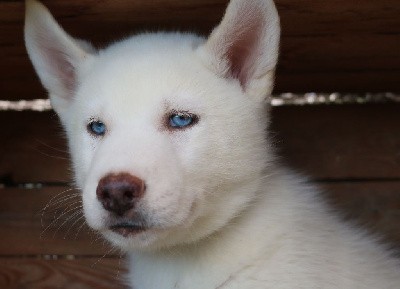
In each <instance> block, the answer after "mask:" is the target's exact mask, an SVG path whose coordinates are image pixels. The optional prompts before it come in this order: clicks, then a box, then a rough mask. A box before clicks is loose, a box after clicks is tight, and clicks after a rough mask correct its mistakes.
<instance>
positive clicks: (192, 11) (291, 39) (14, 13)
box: [0, 0, 400, 289]
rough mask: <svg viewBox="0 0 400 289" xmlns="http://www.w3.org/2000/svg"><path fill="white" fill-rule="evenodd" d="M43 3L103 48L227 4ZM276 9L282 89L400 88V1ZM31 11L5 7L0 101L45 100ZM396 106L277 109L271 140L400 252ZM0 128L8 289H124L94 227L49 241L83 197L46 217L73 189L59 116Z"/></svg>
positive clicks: (25, 116) (287, 0)
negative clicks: (27, 34) (32, 56)
mask: <svg viewBox="0 0 400 289" xmlns="http://www.w3.org/2000/svg"><path fill="white" fill-rule="evenodd" d="M44 2H45V4H46V5H47V6H48V7H49V8H50V9H51V11H52V12H53V13H54V15H55V16H56V18H57V19H58V20H59V21H60V23H61V24H62V25H63V26H64V27H65V28H66V30H67V31H68V32H70V33H71V34H73V35H74V36H76V37H80V38H89V39H92V40H93V41H94V43H95V44H97V45H100V46H102V45H104V44H105V43H107V42H109V41H111V40H115V39H117V38H118V37H119V36H124V35H128V34H129V33H130V32H132V31H141V30H143V29H158V28H169V29H181V30H188V29H189V30H193V31H198V32H201V33H207V32H209V31H210V29H211V27H213V26H214V25H215V24H216V23H217V22H218V20H219V19H220V17H221V16H222V12H223V9H224V6H225V5H226V3H227V1H226V0H186V1H183V0H153V1H145V0H133V1H127V0H126V1H122V0H118V1H114V0H105V1H95V0H84V1H77V0H74V1H70V0H68V1H67V0H57V1H49V0H48V1H44ZM276 3H277V6H278V10H279V12H280V14H281V18H282V26H283V36H282V54H281V61H280V64H279V69H278V73H277V86H276V90H275V92H287V91H289V92H309V91H324V92H333V91H339V92H358V93H364V92H373V91H392V92H399V91H400V81H399V80H400V53H399V51H400V35H399V34H400V17H399V15H400V4H399V3H398V1H397V0H379V1H378V0H374V1H373V0H364V1H356V0H332V1H315V0H314V1H313V0H277V1H276ZM23 8H24V7H23V1H18V0H17V1H4V0H3V1H0V69H1V70H0V71H2V72H1V74H0V92H1V95H0V100H19V99H35V98H44V97H45V93H44V91H43V89H42V88H41V87H40V85H39V82H38V80H37V77H36V76H35V75H34V72H33V69H32V67H31V65H30V63H29V61H28V58H27V55H26V52H25V49H24V46H23V39H22V35H23V34H22V27H23V13H24V12H23ZM399 108H400V105H398V104H395V103H389V104H374V105H345V106H336V105H335V106H284V107H275V108H274V109H273V112H272V117H273V125H272V133H271V135H270V137H271V138H272V139H273V142H274V143H275V146H276V147H277V148H279V149H278V151H279V154H280V155H281V156H282V158H281V161H282V162H284V163H288V164H290V165H292V166H293V167H295V168H297V169H298V170H299V171H302V172H305V173H306V174H307V175H309V176H310V179H311V180H312V181H313V182H315V183H317V184H319V185H320V186H321V187H322V188H324V189H325V191H326V195H327V197H328V199H329V200H330V201H331V203H332V204H333V205H334V206H335V207H336V208H337V209H338V210H339V211H340V212H342V213H343V215H344V216H348V217H350V218H352V219H354V220H358V221H359V222H361V223H363V224H365V225H366V226H367V227H368V228H370V229H371V231H373V232H378V233H379V234H380V235H381V236H383V238H384V239H385V240H387V241H388V242H389V243H390V244H392V245H393V246H394V247H396V248H399V245H400V227H399V225H400V110H399ZM0 131H1V137H0V288H7V289H8V288H19V289H22V288H29V289H32V288H33V289H36V288H124V287H123V285H122V282H120V281H117V280H121V274H122V272H123V269H122V267H123V266H121V264H123V261H121V260H120V258H119V252H114V251H110V248H109V247H108V246H107V245H105V244H103V242H102V241H101V240H98V237H97V236H96V235H94V234H93V233H90V231H89V229H88V228H86V227H82V229H80V225H81V223H80V222H77V223H75V224H73V222H74V221H70V222H66V223H64V222H65V221H66V220H67V218H68V216H69V214H65V215H64V216H62V217H61V218H60V220H58V222H57V224H56V225H54V226H50V227H49V228H48V229H47V230H46V231H45V232H44V233H43V234H41V233H42V232H43V230H44V229H45V228H46V227H47V226H49V225H51V222H52V220H54V216H59V215H60V214H62V213H63V212H64V210H66V211H67V210H68V209H69V208H72V206H73V205H74V204H73V202H74V201H77V200H78V199H77V198H72V199H70V202H69V203H68V202H67V203H63V204H60V203H56V201H53V202H52V204H51V206H50V207H49V208H48V209H47V210H46V212H45V213H44V214H42V213H41V210H42V209H43V208H44V207H45V206H46V204H47V203H48V202H49V201H50V200H51V199H52V197H54V196H56V195H57V194H58V193H61V192H63V191H64V190H66V189H68V188H69V187H68V183H69V181H70V173H69V170H68V159H67V158H68V154H67V153H66V152H65V145H64V140H63V137H62V133H61V129H60V128H59V126H58V121H57V118H56V116H55V115H54V113H53V112H44V113H39V112H27V111H25V112H15V111H7V112H1V111H0ZM26 184H32V185H31V186H32V187H33V189H27V188H26ZM38 184H42V186H43V187H42V188H40V187H39V186H38ZM22 185H25V186H24V187H23V186H22ZM59 205H61V206H59ZM68 205H71V207H68ZM42 215H43V216H42ZM41 219H43V220H42V221H43V225H44V226H42V224H41ZM71 225H74V226H73V228H72V229H69V228H70V227H71ZM60 226H61V227H60ZM79 229H80V230H79ZM77 231H79V233H78V234H77ZM105 254H106V256H105V257H103V256H104V255H105ZM120 267H121V268H120ZM119 268H120V269H119ZM117 284H121V285H117Z"/></svg>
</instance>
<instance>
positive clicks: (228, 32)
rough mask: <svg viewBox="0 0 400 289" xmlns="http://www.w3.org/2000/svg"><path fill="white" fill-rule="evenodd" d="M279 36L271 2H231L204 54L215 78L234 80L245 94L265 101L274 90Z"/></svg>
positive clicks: (236, 0) (278, 27) (267, 0)
mask: <svg viewBox="0 0 400 289" xmlns="http://www.w3.org/2000/svg"><path fill="white" fill-rule="evenodd" d="M279 36H280V25H279V16H278V13H277V11H276V8H275V5H274V3H273V1H272V0H232V1H231V2H230V3H229V5H228V8H227V10H226V12H225V16H224V18H223V19H222V21H221V23H220V24H219V26H217V27H216V28H215V29H214V31H213V32H212V33H211V35H210V36H209V38H208V40H207V42H206V44H205V46H204V47H203V48H204V51H203V53H204V52H205V53H206V54H207V56H208V57H206V59H211V60H209V61H210V63H209V65H210V66H211V67H212V69H213V70H214V71H216V72H217V74H218V75H220V76H222V77H226V78H235V79H237V80H238V81H239V82H240V84H241V86H242V88H243V90H244V91H245V93H246V94H248V95H250V96H254V97H256V98H258V99H260V98H261V99H264V98H265V96H266V95H269V94H270V93H271V91H272V87H273V78H274V71H275V66H276V63H277V59H278V48H279ZM210 56H211V58H210Z"/></svg>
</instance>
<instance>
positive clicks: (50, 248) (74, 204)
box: [0, 187, 115, 288]
mask: <svg viewBox="0 0 400 289" xmlns="http://www.w3.org/2000/svg"><path fill="white" fill-rule="evenodd" d="M68 189H69V188H65V187H50V188H44V189H40V190H39V189H0V200H1V201H0V236H2V237H1V240H0V255H40V254H46V255H53V254H56V255H80V254H81V255H100V256H101V255H104V254H106V253H107V254H113V253H115V251H113V250H112V249H111V248H110V247H108V246H107V245H106V243H104V242H103V239H101V238H100V237H99V236H98V235H97V234H94V233H92V232H91V230H89V228H88V227H87V225H86V224H85V222H84V218H83V214H82V213H77V212H78V210H79V208H78V207H79V206H80V205H81V202H80V196H76V197H75V196H73V195H72V194H74V193H78V191H76V190H72V191H69V190H68ZM67 190H68V191H67ZM63 192H64V193H63ZM68 196H70V197H68ZM43 209H45V210H43ZM0 288H2V287H1V286H0Z"/></svg>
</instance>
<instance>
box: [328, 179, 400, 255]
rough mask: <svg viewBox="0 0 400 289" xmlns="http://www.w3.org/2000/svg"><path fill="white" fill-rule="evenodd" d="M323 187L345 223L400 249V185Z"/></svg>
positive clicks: (379, 184)
mask: <svg viewBox="0 0 400 289" xmlns="http://www.w3.org/2000/svg"><path fill="white" fill-rule="evenodd" d="M320 186H321V187H322V189H324V190H325V194H324V195H325V197H326V198H327V200H328V201H329V202H330V204H331V205H332V206H333V208H334V209H335V210H336V211H337V213H338V214H339V215H342V216H343V217H344V219H347V220H350V221H351V222H352V223H353V224H355V225H360V226H361V227H363V228H365V229H366V230H367V231H369V232H371V233H373V234H375V236H376V237H378V238H379V239H381V240H383V241H385V242H387V244H389V245H391V246H392V247H395V248H396V249H399V248H400V226H399V224H400V182H339V183H322V184H320Z"/></svg>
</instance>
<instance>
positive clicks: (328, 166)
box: [270, 104, 400, 179]
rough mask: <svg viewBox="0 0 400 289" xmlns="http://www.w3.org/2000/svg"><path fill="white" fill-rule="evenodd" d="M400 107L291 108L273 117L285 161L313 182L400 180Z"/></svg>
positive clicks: (275, 137)
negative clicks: (320, 180) (305, 174)
mask: <svg viewBox="0 0 400 289" xmlns="http://www.w3.org/2000/svg"><path fill="white" fill-rule="evenodd" d="M399 112H400V105H399V104H387V105H340V106H303V107H296V106H287V107H276V108H274V110H273V112H272V127H271V132H272V133H271V134H270V135H271V136H270V137H271V138H272V140H273V141H274V142H275V146H276V147H277V148H278V153H279V155H281V156H282V158H281V160H282V161H283V162H284V163H288V164H289V165H290V166H292V167H294V168H297V169H298V170H300V171H301V172H305V173H307V174H309V175H310V176H311V177H312V178H313V179H352V178H353V179H357V178H361V179H363V178H364V179H368V178H372V179H373V178H383V179H384V178H399V177H400V174H399V173H400V134H399V133H398V131H399V129H398V124H399V123H400V113H399Z"/></svg>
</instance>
